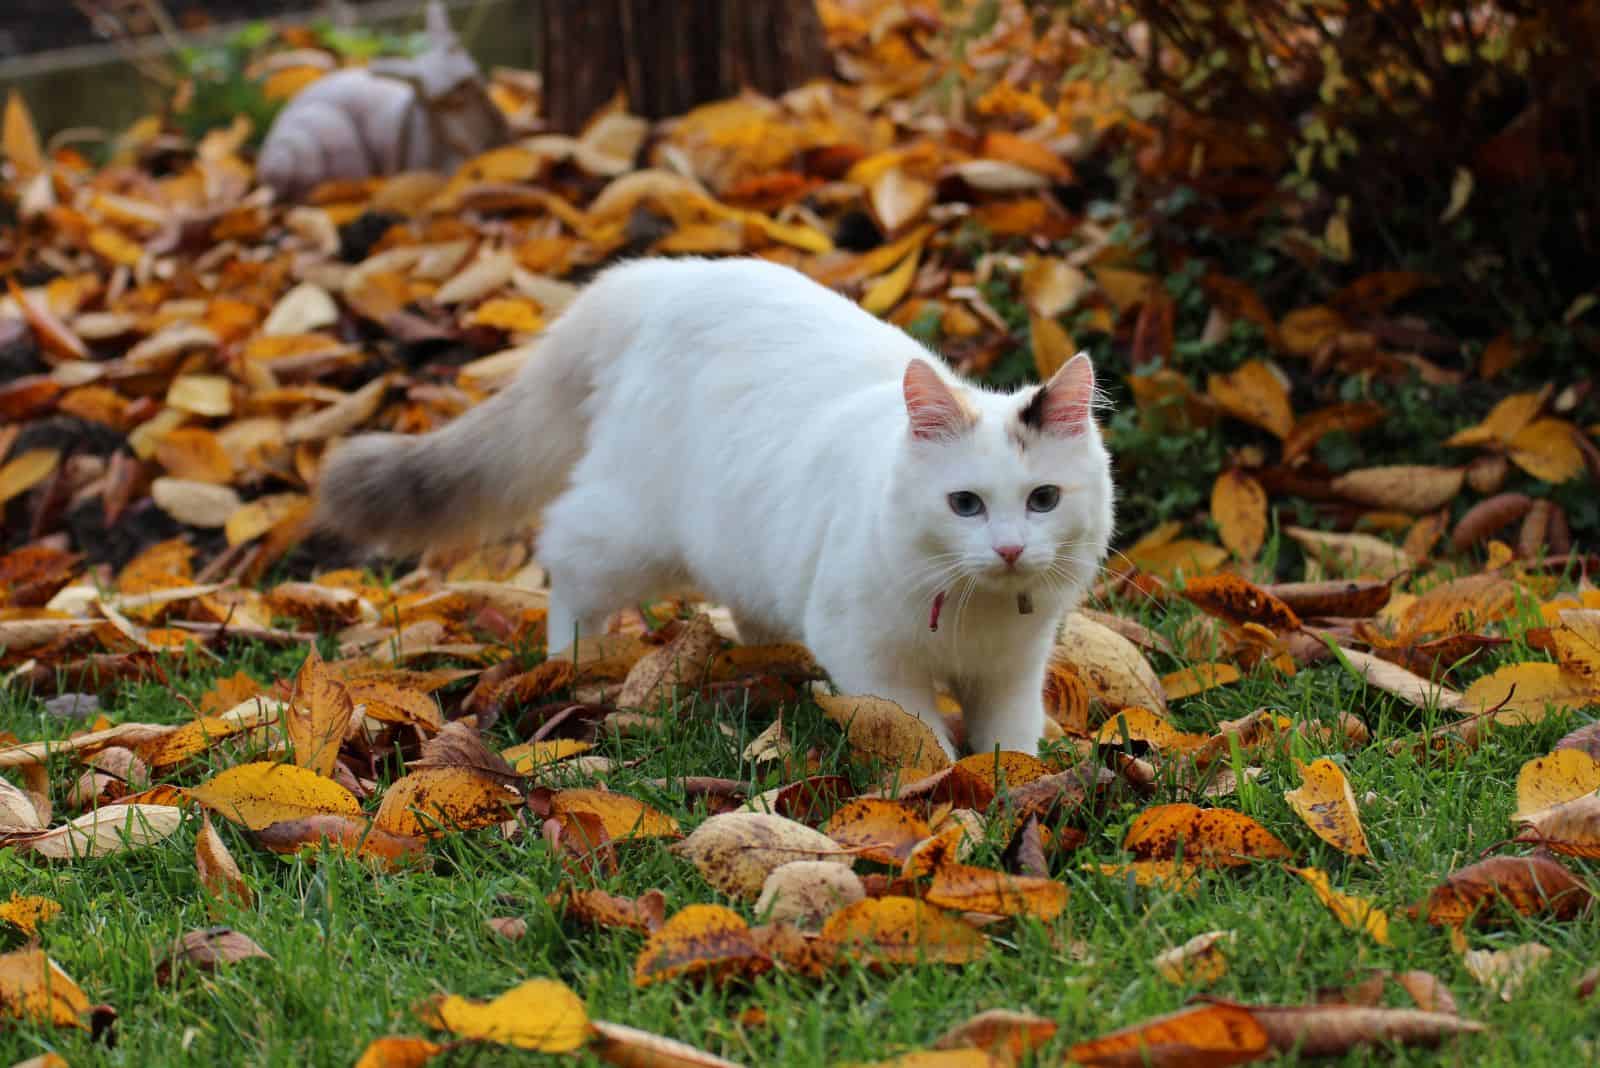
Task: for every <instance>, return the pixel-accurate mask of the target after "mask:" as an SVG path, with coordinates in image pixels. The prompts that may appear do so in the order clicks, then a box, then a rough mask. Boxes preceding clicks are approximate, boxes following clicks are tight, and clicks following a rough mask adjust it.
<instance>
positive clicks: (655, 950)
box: [633, 905, 772, 987]
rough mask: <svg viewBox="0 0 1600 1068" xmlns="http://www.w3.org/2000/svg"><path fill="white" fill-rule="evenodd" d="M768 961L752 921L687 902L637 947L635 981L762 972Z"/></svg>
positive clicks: (718, 907) (644, 983)
mask: <svg viewBox="0 0 1600 1068" xmlns="http://www.w3.org/2000/svg"><path fill="white" fill-rule="evenodd" d="M771 965H772V962H771V960H769V959H768V958H767V956H766V955H765V954H763V953H762V952H761V951H760V949H759V948H758V947H757V945H756V940H755V936H754V935H753V934H752V933H751V931H750V925H749V924H747V923H745V922H744V918H743V917H742V916H740V915H739V914H738V913H737V912H734V911H733V910H732V909H727V908H724V907H723V906H721V905H690V906H688V907H687V908H684V909H682V910H680V911H678V912H677V913H675V914H674V915H673V916H672V918H671V919H669V920H667V922H666V923H664V924H662V925H661V927H660V928H658V929H657V930H656V931H655V932H654V933H653V934H651V936H650V938H649V940H648V941H646V942H645V944H644V948H643V949H642V950H640V951H639V956H638V958H637V959H636V960H635V961H634V965H633V983H634V985H635V986H641V987H642V986H649V985H651V984H652V983H659V982H663V981H665V980H667V979H675V978H678V977H680V976H685V975H700V974H704V975H706V976H707V977H708V978H710V979H711V980H712V981H713V982H720V981H722V980H724V979H727V978H730V977H732V976H734V975H753V974H757V973H760V972H763V971H766V970H767V969H768V968H770V967H771Z"/></svg>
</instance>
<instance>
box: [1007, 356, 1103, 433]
mask: <svg viewBox="0 0 1600 1068" xmlns="http://www.w3.org/2000/svg"><path fill="white" fill-rule="evenodd" d="M1093 411H1094V365H1093V364H1092V363H1090V362H1089V354H1088V353H1086V352H1080V353H1078V354H1077V355H1076V356H1074V357H1073V358H1072V359H1070V360H1068V361H1067V362H1066V363H1064V364H1062V365H1061V369H1060V370H1058V371H1057V372H1056V373H1055V374H1053V375H1051V376H1050V381H1048V382H1046V383H1045V384H1044V385H1043V386H1041V387H1040V388H1039V392H1037V393H1035V394H1034V395H1033V397H1032V398H1031V399H1030V400H1029V401H1028V405H1027V407H1025V408H1023V409H1022V422H1023V424H1024V425H1025V426H1031V427H1033V428H1034V429H1036V430H1040V431H1043V432H1044V433H1046V434H1057V435H1060V436H1062V437H1073V436H1075V435H1078V434H1082V433H1084V432H1085V431H1086V430H1088V429H1089V423H1090V418H1091V413H1092V412H1093Z"/></svg>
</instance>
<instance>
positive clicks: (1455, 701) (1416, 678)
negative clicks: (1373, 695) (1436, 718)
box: [1339, 649, 1471, 711]
mask: <svg viewBox="0 0 1600 1068" xmlns="http://www.w3.org/2000/svg"><path fill="white" fill-rule="evenodd" d="M1339 656H1340V657H1342V658H1343V659H1344V660H1345V661H1346V662H1347V663H1348V664H1349V666H1350V669H1351V670H1352V671H1354V672H1355V673H1356V674H1357V675H1360V676H1361V677H1362V678H1363V679H1365V680H1366V681H1367V683H1368V684H1369V685H1372V686H1376V687H1377V688H1378V689H1380V690H1383V691H1384V692H1386V693H1392V694H1394V695H1395V696H1396V697H1399V698H1401V699H1403V700H1405V701H1408V702H1410V703H1411V704H1413V705H1415V706H1416V707H1418V708H1421V709H1431V708H1440V709H1446V710H1450V711H1453V710H1455V709H1458V708H1470V707H1471V706H1470V705H1469V704H1468V703H1467V700H1466V698H1465V696H1464V695H1462V694H1459V693H1456V692H1455V691H1454V690H1452V689H1450V687H1448V686H1445V685H1443V684H1441V683H1437V682H1434V681H1433V680H1431V679H1425V678H1423V677H1422V676H1421V675H1416V674H1413V673H1412V672H1409V671H1407V670H1406V669H1405V668H1403V667H1401V666H1400V665H1399V664H1391V663H1389V661H1387V660H1380V659H1378V658H1377V657H1375V656H1373V655H1372V654H1370V653H1360V652H1356V651H1355V650H1354V649H1340V650H1339Z"/></svg>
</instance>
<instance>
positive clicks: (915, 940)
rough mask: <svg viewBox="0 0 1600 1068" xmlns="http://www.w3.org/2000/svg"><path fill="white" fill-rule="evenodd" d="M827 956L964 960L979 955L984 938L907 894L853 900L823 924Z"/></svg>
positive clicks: (869, 961) (876, 962) (876, 961)
mask: <svg viewBox="0 0 1600 1068" xmlns="http://www.w3.org/2000/svg"><path fill="white" fill-rule="evenodd" d="M821 941H822V944H823V945H824V946H825V947H826V948H827V950H828V952H829V954H830V956H831V957H832V958H833V959H835V960H839V959H842V958H845V957H848V958H850V959H853V960H856V961H859V962H860V963H862V964H866V965H872V966H878V967H881V966H884V965H890V964H968V963H971V962H972V961H974V960H977V959H978V958H979V957H981V956H982V955H983V953H984V951H985V950H986V949H987V948H988V944H989V943H988V939H986V938H984V936H983V935H982V934H981V933H980V932H978V931H977V930H976V929H975V928H973V927H971V926H970V925H968V924H966V923H963V922H962V921H961V920H959V919H957V918H956V917H955V916H954V915H952V914H950V913H947V912H944V911H942V910H941V909H938V908H936V907H934V906H933V905H928V904H924V903H923V902H921V901H917V900H915V899H914V898H908V897H894V896H889V897H879V898H868V899H867V900H865V901H858V902H856V903H855V904H854V905H849V906H847V907H845V908H842V909H840V910H839V911H838V912H835V913H834V914H833V915H832V916H830V917H828V921H827V922H826V923H825V924H823V925H822V933H821Z"/></svg>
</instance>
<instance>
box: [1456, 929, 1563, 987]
mask: <svg viewBox="0 0 1600 1068" xmlns="http://www.w3.org/2000/svg"><path fill="white" fill-rule="evenodd" d="M1549 959H1550V947H1549V946H1545V945H1540V944H1539V943H1538V942H1524V943H1522V944H1521V945H1517V946H1512V947H1511V948H1510V949H1469V950H1467V952H1465V953H1463V954H1462V955H1461V966H1462V967H1464V968H1466V969H1467V971H1468V972H1469V973H1471V975H1472V977H1473V978H1474V979H1476V980H1477V981H1478V982H1480V983H1482V984H1483V985H1484V986H1486V987H1488V988H1489V990H1490V991H1491V992H1493V993H1494V994H1495V995H1496V996H1497V997H1499V999H1500V1000H1501V1001H1510V1000H1511V999H1513V998H1514V997H1516V996H1517V992H1518V991H1519V990H1521V989H1522V987H1523V984H1525V983H1526V982H1527V981H1528V977H1529V976H1530V975H1531V974H1532V973H1533V972H1534V970H1535V969H1537V968H1539V967H1540V966H1542V965H1543V964H1544V963H1545V961H1547V960H1549Z"/></svg>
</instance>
